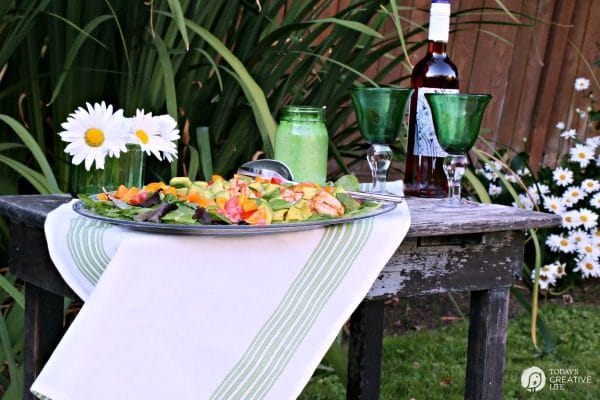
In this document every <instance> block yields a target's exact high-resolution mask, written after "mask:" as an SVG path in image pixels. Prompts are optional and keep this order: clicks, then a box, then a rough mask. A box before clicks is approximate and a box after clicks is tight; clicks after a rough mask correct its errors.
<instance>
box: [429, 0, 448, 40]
mask: <svg viewBox="0 0 600 400" xmlns="http://www.w3.org/2000/svg"><path fill="white" fill-rule="evenodd" d="M449 31H450V3H447V2H434V3H431V9H430V10H429V36H428V39H429V40H432V41H434V42H446V43H447V42H448V32H449Z"/></svg>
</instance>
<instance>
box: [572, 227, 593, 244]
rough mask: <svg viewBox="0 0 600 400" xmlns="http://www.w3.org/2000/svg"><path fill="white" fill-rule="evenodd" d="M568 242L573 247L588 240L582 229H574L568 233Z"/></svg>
mask: <svg viewBox="0 0 600 400" xmlns="http://www.w3.org/2000/svg"><path fill="white" fill-rule="evenodd" d="M568 238H569V241H570V242H571V243H573V244H574V245H576V246H577V245H578V244H579V243H581V242H583V241H585V240H588V239H589V236H588V234H587V233H586V232H584V231H583V230H582V229H575V230H574V231H571V232H569V236H568Z"/></svg>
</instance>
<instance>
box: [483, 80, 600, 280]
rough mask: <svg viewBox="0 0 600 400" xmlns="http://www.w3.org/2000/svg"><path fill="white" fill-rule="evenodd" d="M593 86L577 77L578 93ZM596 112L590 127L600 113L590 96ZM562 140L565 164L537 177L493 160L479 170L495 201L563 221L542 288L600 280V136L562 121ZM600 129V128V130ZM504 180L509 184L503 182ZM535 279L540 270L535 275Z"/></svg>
mask: <svg viewBox="0 0 600 400" xmlns="http://www.w3.org/2000/svg"><path fill="white" fill-rule="evenodd" d="M589 88H590V81H589V80H588V79H586V78H577V80H576V81H575V89H576V90H577V91H585V90H588V89H589ZM588 97H589V100H590V107H588V109H587V111H585V113H586V115H585V116H586V117H587V118H588V121H590V128H594V127H593V125H592V124H593V123H594V122H596V121H598V117H599V116H600V112H598V111H594V110H593V107H592V106H593V105H594V99H593V95H592V93H591V91H590V93H589V94H588ZM556 128H557V129H558V130H559V135H560V137H561V138H562V140H565V141H567V143H569V150H568V153H567V154H565V155H564V157H562V161H561V162H560V165H557V166H553V167H543V168H542V169H541V170H540V171H538V172H537V173H536V174H535V175H534V174H532V173H531V171H530V170H529V169H527V168H526V167H525V166H524V165H523V164H524V163H523V162H522V161H517V162H516V163H515V162H514V160H513V168H512V169H507V168H506V164H503V163H499V162H497V161H490V162H489V163H487V164H485V165H483V166H482V168H480V169H478V170H476V173H477V174H478V176H479V177H480V178H481V180H482V181H483V182H484V183H486V184H487V189H488V193H489V195H490V198H491V199H492V201H494V202H498V203H504V204H512V205H513V206H515V207H523V208H528V209H537V210H540V211H545V212H550V213H554V214H557V215H559V216H561V217H562V223H561V225H560V227H558V228H555V229H551V230H548V232H547V234H546V236H545V239H544V245H545V247H544V263H543V266H542V268H541V270H540V273H539V286H540V289H543V290H548V289H552V288H556V287H559V286H561V287H564V286H566V282H567V281H569V282H573V281H577V280H581V279H588V278H600V225H599V216H600V154H599V151H600V135H599V132H598V130H597V129H598V128H597V129H596V130H594V129H590V130H588V132H587V134H588V137H586V138H585V139H578V134H577V131H576V130H575V129H570V128H568V127H567V126H566V124H565V123H564V122H562V121H560V122H558V123H557V124H556ZM599 128H600V127H599ZM500 175H502V176H504V177H505V178H506V179H505V180H504V181H503V180H502V179H500ZM505 182H509V184H510V185H512V189H514V191H513V192H517V193H518V199H514V198H513V196H512V195H510V193H509V191H508V190H507V188H506V186H505V185H506V183H505ZM531 278H532V279H535V271H532V276H531Z"/></svg>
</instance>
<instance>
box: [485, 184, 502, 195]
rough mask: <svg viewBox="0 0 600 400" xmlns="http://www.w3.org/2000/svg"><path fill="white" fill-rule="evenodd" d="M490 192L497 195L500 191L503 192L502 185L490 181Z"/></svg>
mask: <svg viewBox="0 0 600 400" xmlns="http://www.w3.org/2000/svg"><path fill="white" fill-rule="evenodd" d="M488 193H489V194H490V196H492V197H496V196H498V195H499V194H500V193H502V187H501V186H498V185H494V184H493V183H490V187H489V188H488Z"/></svg>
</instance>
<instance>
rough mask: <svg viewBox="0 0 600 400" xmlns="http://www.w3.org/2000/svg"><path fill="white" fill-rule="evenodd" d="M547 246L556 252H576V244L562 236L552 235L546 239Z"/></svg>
mask: <svg viewBox="0 0 600 400" xmlns="http://www.w3.org/2000/svg"><path fill="white" fill-rule="evenodd" d="M546 246H548V247H550V250H552V251H554V252H559V251H561V252H563V253H572V252H573V251H575V244H574V243H573V242H571V241H570V240H569V238H568V237H564V236H562V235H557V234H554V233H553V234H551V235H549V236H548V238H547V239H546Z"/></svg>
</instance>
